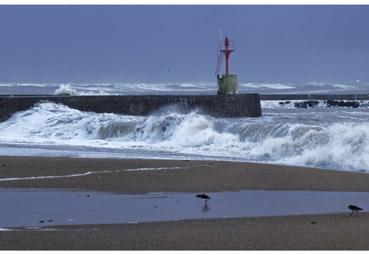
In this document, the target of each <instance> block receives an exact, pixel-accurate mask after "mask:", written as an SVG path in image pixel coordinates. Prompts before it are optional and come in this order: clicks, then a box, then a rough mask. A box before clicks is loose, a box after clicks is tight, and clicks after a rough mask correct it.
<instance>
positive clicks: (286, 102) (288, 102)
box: [279, 101, 291, 105]
mask: <svg viewBox="0 0 369 255" xmlns="http://www.w3.org/2000/svg"><path fill="white" fill-rule="evenodd" d="M290 103H291V102H290V101H284V102H279V104H280V105H285V104H290Z"/></svg>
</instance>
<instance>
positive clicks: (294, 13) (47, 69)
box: [0, 5, 369, 82]
mask: <svg viewBox="0 0 369 255" xmlns="http://www.w3.org/2000/svg"><path fill="white" fill-rule="evenodd" d="M368 25H369V6H319V5H318V6H267V5H263V6H255V5H254V6H253V5H242V6H226V5H221V6H214V5H212V6H210V5H205V6H190V5H187V6H178V5H177V6H160V5H157V6H132V5H130V6H125V5H120V6H0V81H2V82H4V81H7V82H176V81H179V82H191V81H197V82H201V81H212V80H215V79H216V77H215V75H214V72H215V68H216V63H217V48H218V43H219V29H221V31H222V35H223V36H224V35H228V36H229V37H230V38H231V39H234V40H235V41H236V51H235V52H234V53H232V55H231V57H230V71H231V72H232V73H236V74H238V76H239V80H240V81H243V82H311V81H317V82H355V81H356V80H360V81H362V82H369V33H368ZM222 70H224V69H222Z"/></svg>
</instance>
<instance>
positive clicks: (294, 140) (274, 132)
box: [0, 102, 369, 171]
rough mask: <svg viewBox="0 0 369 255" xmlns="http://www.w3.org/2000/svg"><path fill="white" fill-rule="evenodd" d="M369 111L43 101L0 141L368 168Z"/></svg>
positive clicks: (17, 118)
mask: <svg viewBox="0 0 369 255" xmlns="http://www.w3.org/2000/svg"><path fill="white" fill-rule="evenodd" d="M368 117H369V113H368V112H360V113H358V112H350V111H348V112H341V114H340V115H338V114H337V112H334V111H323V112H318V113H317V114H310V113H306V114H304V113H298V114H297V113H295V114H294V113H290V112H289V113H285V114H283V113H277V114H276V113H265V114H264V116H263V117H262V118H234V119H230V118H224V119H223V118H213V117H210V116H206V115H203V114H201V113H200V112H196V111H194V112H190V113H186V114H184V113H177V112H175V111H167V112H162V113H158V114H153V115H151V116H147V117H144V116H127V115H118V114H106V113H105V114H98V113H91V112H81V111H78V110H74V109H71V108H69V107H66V106H64V105H60V104H55V103H47V102H46V103H40V104H38V105H35V106H34V107H33V108H31V109H29V110H27V111H23V112H18V113H16V114H14V115H13V116H12V117H11V118H10V119H8V120H7V121H5V122H3V123H0V132H1V134H2V136H1V137H0V144H22V145H25V146H27V145H30V144H32V145H45V144H46V145H49V146H56V147H57V146H63V145H68V146H77V147H78V146H83V147H85V148H93V149H94V150H102V149H104V150H109V149H114V151H118V153H124V151H125V150H133V151H134V150H137V153H141V151H146V152H147V153H146V154H145V155H146V157H150V155H156V156H157V155H162V157H166V156H168V155H169V154H166V153H174V154H180V155H187V157H188V158H191V156H193V157H195V156H196V157H197V158H198V157H199V156H200V157H204V158H209V157H214V158H216V159H227V160H239V161H257V162H270V163H279V164H290V165H300V166H312V167H320V168H333V169H342V170H351V171H358V170H360V171H362V170H364V171H367V170H369V157H367V155H368V154H369V122H368V119H369V118H368ZM338 120H339V121H338ZM77 147H76V148H77ZM150 153H151V154H150Z"/></svg>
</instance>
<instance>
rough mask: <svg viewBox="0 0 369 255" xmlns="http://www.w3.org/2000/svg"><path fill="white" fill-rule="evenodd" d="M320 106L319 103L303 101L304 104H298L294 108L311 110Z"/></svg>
mask: <svg viewBox="0 0 369 255" xmlns="http://www.w3.org/2000/svg"><path fill="white" fill-rule="evenodd" d="M318 104H319V101H316V100H307V101H302V102H296V103H295V104H294V106H295V107H296V108H311V107H314V106H317V105H318Z"/></svg>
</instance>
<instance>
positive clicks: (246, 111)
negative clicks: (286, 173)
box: [0, 94, 261, 122]
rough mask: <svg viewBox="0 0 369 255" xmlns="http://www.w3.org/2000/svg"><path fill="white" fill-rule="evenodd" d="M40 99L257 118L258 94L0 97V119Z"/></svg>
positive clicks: (136, 111) (112, 109)
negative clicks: (169, 108)
mask: <svg viewBox="0 0 369 255" xmlns="http://www.w3.org/2000/svg"><path fill="white" fill-rule="evenodd" d="M40 102H54V103H59V104H63V105H66V106H68V107H70V108H73V109H77V110H80V111H87V112H96V113H115V114H125V115H143V116H146V115H149V114H152V113H154V112H156V111H159V110H160V109H163V108H164V107H176V109H179V110H180V111H184V112H190V111H193V110H200V111H201V112H203V113H205V114H208V115H211V116H215V117H260V116H261V107H260V98H259V94H237V95H165V96H164V95H163V96H160V95H142V96H139V95H137V96H50V95H45V96H42V95H39V96H19V95H18V96H11V95H5V96H0V122H2V121H5V120H7V119H8V118H9V117H10V116H11V115H13V114H14V113H16V112H18V111H25V110H27V109H29V108H31V107H33V106H34V105H35V104H37V103H40Z"/></svg>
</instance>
